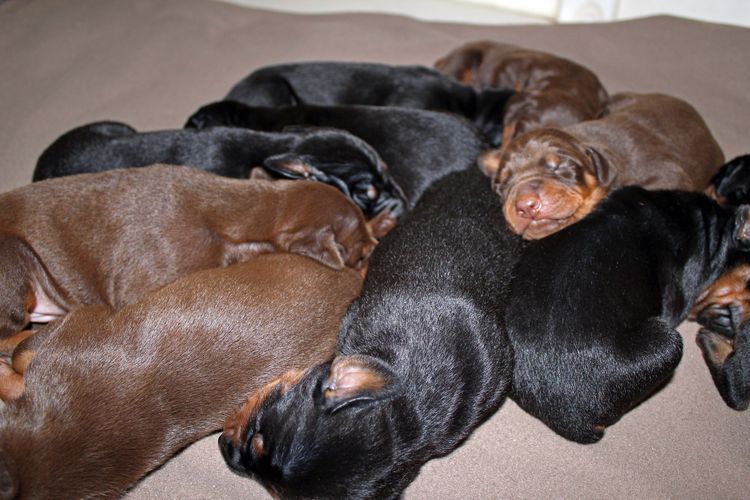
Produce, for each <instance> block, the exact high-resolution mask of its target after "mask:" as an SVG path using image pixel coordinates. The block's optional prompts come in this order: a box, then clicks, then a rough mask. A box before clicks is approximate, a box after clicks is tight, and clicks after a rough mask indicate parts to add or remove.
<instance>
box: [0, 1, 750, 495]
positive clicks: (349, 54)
mask: <svg viewBox="0 0 750 500" xmlns="http://www.w3.org/2000/svg"><path fill="white" fill-rule="evenodd" d="M477 39H493V40H499V41H504V42H510V43H515V44H519V45H525V46H527V47H531V48H537V49H543V50H547V51H551V52H555V53H557V54H560V55H562V56H566V57H570V58H572V59H574V60H576V61H578V62H580V63H583V64H584V65H587V66H588V67H590V68H591V69H592V70H593V71H595V72H596V73H597V74H598V75H599V77H600V78H601V80H602V82H603V83H604V84H605V85H606V86H607V88H608V90H609V91H610V92H617V91H620V90H633V91H641V92H645V91H659V92H665V93H669V94H673V95H676V96H678V97H681V98H683V99H686V100H688V101H689V102H691V103H692V104H693V105H694V106H695V107H696V108H697V109H698V110H699V111H700V112H701V113H702V114H703V116H704V118H705V119H706V121H707V123H708V125H709V126H710V127H711V129H712V131H713V132H714V134H715V136H716V138H717V139H718V141H719V144H720V145H721V146H722V148H723V149H724V152H725V154H726V156H727V158H732V157H733V156H735V155H738V154H741V153H745V152H747V151H748V133H747V125H746V123H747V121H748V118H749V117H750V100H749V99H748V97H747V91H748V82H750V57H748V49H750V30H748V29H743V28H735V27H728V26H722V25H716V24H706V23H699V22H694V21H687V20H683V19H677V18H671V17H655V18H648V19H643V20H636V21H628V22H620V23H613V24H603V25H564V26H533V27H532V26H512V27H504V26H475V25H457V24H456V25H453V24H436V23H424V22H418V21H414V20H410V19H407V18H400V17H395V16H381V15H364V14H363V15H321V16H295V15H289V14H278V13H270V12H264V11H258V10H248V9H243V8H240V7H236V6H233V5H226V4H221V3H216V2H211V1H207V0H108V1H106V2H104V1H100V0H68V1H66V2H61V1H59V0H9V1H7V2H4V3H2V4H1V5H0V75H2V76H1V77H0V114H1V115H0V116H2V122H0V173H1V175H0V190H3V191H4V190H8V189H11V188H14V187H18V186H21V185H23V184H26V183H28V182H29V181H30V179H31V172H32V170H33V167H34V164H35V162H36V159H37V157H38V155H39V153H40V152H41V151H42V149H43V148H44V147H46V146H47V145H48V144H49V143H50V142H51V141H53V140H54V139H55V138H57V137H58V136H59V135H60V134H61V133H63V132H64V131H66V130H68V129H70V128H72V127H74V126H77V125H80V124H83V123H86V122H89V121H94V120H100V119H112V120H122V121H125V122H128V123H130V124H131V125H133V126H134V127H136V128H137V129H140V130H150V129H159V128H178V127H181V126H182V124H183V122H184V120H185V119H186V118H187V116H188V115H189V114H190V113H191V112H192V111H194V110H195V109H197V108H198V107H199V106H200V105H202V104H204V103H206V102H209V101H212V100H215V99H218V98H220V97H222V96H223V95H224V94H225V93H226V92H227V90H228V89H229V87H230V86H231V85H232V84H233V83H234V82H235V81H237V80H238V79H240V78H241V77H243V76H245V75H246V74H247V73H249V72H250V71H251V70H253V69H255V68H257V67H260V66H263V65H266V64H270V63H278V62H288V61H301V60H326V59H330V60H342V61H346V60H351V61H354V60H357V61H375V62H385V63H410V64H425V65H431V64H432V62H433V61H434V60H435V59H436V58H438V57H439V56H441V55H443V54H445V53H447V52H448V51H449V50H451V49H453V48H454V47H456V46H458V45H459V44H461V43H464V42H466V41H471V40H477ZM425 133H427V134H428V133H429V131H425ZM681 332H682V333H683V335H684V340H685V355H684V357H683V360H682V362H681V364H680V366H679V368H678V370H677V372H676V374H675V376H674V378H673V380H672V381H671V382H670V383H669V384H668V385H667V387H665V388H664V389H663V390H662V391H660V392H659V393H658V394H656V395H655V396H654V397H652V398H651V399H649V400H647V401H646V402H645V403H643V404H641V405H640V406H639V407H638V408H636V409H635V410H634V411H632V412H631V413H629V414H627V415H626V416H625V417H624V418H623V419H622V421H621V422H619V423H618V424H617V425H615V426H614V427H612V428H610V429H609V430H607V434H606V436H605V438H604V439H603V440H602V441H601V442H600V443H598V444H595V445H587V446H583V445H577V444H574V443H571V442H567V441H565V440H563V439H562V438H560V437H558V436H557V435H555V434H553V433H552V432H551V431H550V430H548V429H547V428H546V427H545V426H543V425H542V424H541V423H540V422H539V421H537V420H535V419H533V418H532V417H530V416H528V415H526V414H525V413H524V412H523V411H521V410H520V409H519V408H518V407H517V406H516V405H515V404H514V403H513V402H511V401H508V402H507V403H505V404H504V405H503V407H502V408H501V409H500V411H499V412H498V413H497V414H496V415H495V416H494V417H493V418H492V419H490V420H489V421H488V422H487V423H486V424H485V425H483V426H482V427H481V428H479V429H478V430H477V431H476V432H475V433H474V434H473V435H472V437H471V438H470V439H469V441H468V442H467V443H466V444H465V445H464V446H462V447H461V448H460V449H458V450H457V451H456V452H454V453H453V454H451V455H449V456H448V457H445V458H442V459H439V460H434V461H432V462H430V463H428V464H427V465H426V466H425V467H424V469H423V471H422V473H421V475H420V476H419V477H418V479H417V480H416V481H415V482H414V483H413V484H412V486H411V487H410V488H409V489H408V490H407V492H406V498H411V499H430V500H435V499H448V498H456V499H458V498H611V497H616V498H709V497H710V498H747V497H748V478H750V425H748V424H750V413H747V412H745V413H742V412H735V411H733V410H730V409H729V408H727V407H726V406H725V405H724V403H723V402H722V400H721V399H720V397H719V395H718V393H717V392H716V390H715V388H714V386H713V384H712V382H711V378H710V376H709V373H708V370H707V368H706V367H705V365H704V364H703V361H702V359H701V356H700V352H699V350H698V347H697V346H696V345H695V341H694V337H695V333H696V327H695V325H693V324H687V323H686V324H684V325H683V326H682V327H681ZM133 431H134V432H137V429H134V430H133ZM265 496H266V494H265V492H264V490H263V489H262V488H260V487H259V486H258V485H256V484H255V483H254V482H252V481H249V480H247V479H243V478H240V477H238V476H235V475H233V474H232V473H230V472H229V470H228V469H226V468H225V467H224V465H223V463H222V461H221V457H220V456H219V454H218V450H217V447H216V436H211V437H209V438H206V439H204V440H202V441H200V442H198V443H196V444H195V445H193V446H191V447H190V448H188V449H187V450H185V452H184V453H182V454H181V455H179V456H177V457H175V458H174V459H173V460H171V461H170V462H169V463H167V464H166V465H165V466H164V467H162V468H161V469H160V470H158V471H156V472H155V473H153V474H151V475H150V476H149V477H147V478H146V479H145V480H144V481H142V482H141V483H140V484H139V485H138V486H137V487H136V488H135V489H134V490H133V491H132V492H131V493H130V494H129V495H128V498H129V500H136V499H147V498H159V499H172V498H174V499H178V498H179V499H182V498H236V497H246V498H262V497H265Z"/></svg>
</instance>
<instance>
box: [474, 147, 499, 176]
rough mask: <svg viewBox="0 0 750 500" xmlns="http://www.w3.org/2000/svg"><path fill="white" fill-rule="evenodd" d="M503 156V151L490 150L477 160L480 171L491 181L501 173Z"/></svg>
mask: <svg viewBox="0 0 750 500" xmlns="http://www.w3.org/2000/svg"><path fill="white" fill-rule="evenodd" d="M502 155H503V150H502V149H489V150H487V151H484V152H483V153H482V154H481V155H479V159H478V160H477V164H478V165H479V169H480V170H481V171H482V173H484V175H486V176H487V177H489V178H490V179H494V178H495V176H496V175H497V174H498V172H500V157H502Z"/></svg>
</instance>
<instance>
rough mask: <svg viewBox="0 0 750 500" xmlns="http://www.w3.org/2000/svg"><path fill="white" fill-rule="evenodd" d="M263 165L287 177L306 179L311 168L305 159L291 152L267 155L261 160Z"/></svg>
mask: <svg viewBox="0 0 750 500" xmlns="http://www.w3.org/2000/svg"><path fill="white" fill-rule="evenodd" d="M263 166H264V167H265V168H266V169H267V170H270V171H271V172H274V173H275V174H277V175H280V176H282V177H286V178H289V179H308V178H309V177H310V175H311V170H312V168H311V167H310V163H309V162H308V161H307V160H306V159H304V158H303V157H301V156H299V155H296V154H293V153H284V154H279V155H275V156H269V157H268V158H266V159H265V160H263Z"/></svg>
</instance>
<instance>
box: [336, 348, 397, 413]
mask: <svg viewBox="0 0 750 500" xmlns="http://www.w3.org/2000/svg"><path fill="white" fill-rule="evenodd" d="M396 387H397V383H396V376H395V374H394V373H393V371H392V370H391V368H390V367H389V366H388V365H387V364H386V363H385V362H383V361H381V360H379V359H377V358H373V357H371V356H365V355H362V354H356V355H352V356H337V357H336V358H335V359H334V360H333V362H332V363H331V368H330V371H329V373H328V378H326V380H325V381H324V382H323V388H322V389H323V404H324V406H325V407H326V408H327V409H329V410H330V411H331V412H335V411H337V410H340V409H341V408H344V407H345V406H347V405H350V404H353V403H356V402H360V401H377V400H381V399H385V398H387V397H389V396H390V395H391V394H393V392H394V391H395V389H396Z"/></svg>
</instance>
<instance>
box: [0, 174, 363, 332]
mask: <svg viewBox="0 0 750 500" xmlns="http://www.w3.org/2000/svg"><path fill="white" fill-rule="evenodd" d="M374 243H375V240H374V239H373V238H372V236H371V232H370V229H369V228H368V226H367V225H366V223H365V221H364V218H363V216H362V212H361V211H360V210H359V209H358V208H357V207H356V206H354V204H353V203H352V202H351V201H350V200H348V199H347V198H346V197H344V196H343V195H342V194H341V193H340V192H338V191H337V190H336V189H334V188H332V187H330V186H326V185H324V184H320V183H316V182H298V181H278V182H268V181H253V180H235V179H227V178H224V177H218V176H214V175H211V174H207V173H204V172H201V171H198V170H195V169H192V168H189V167H175V166H166V165H162V166H153V167H148V168H139V169H124V170H112V171H109V172H102V173H97V174H82V175H79V176H72V177H63V178H59V179H51V180H48V181H44V182H40V183H35V184H32V185H30V186H26V187H22V188H19V189H17V190H14V191H10V192H7V193H4V194H2V195H0V269H2V276H3V280H2V283H0V286H1V287H2V294H1V295H0V336H5V335H8V334H11V333H14V332H17V331H18V330H20V329H21V328H22V327H23V326H24V325H25V324H26V323H28V322H29V321H32V322H46V321H49V320H50V319H54V318H56V317H59V316H61V315H63V314H65V312H67V311H69V310H71V308H73V307H74V306H76V305H80V304H107V305H109V306H112V307H114V308H119V307H121V306H122V305H124V304H127V303H130V302H133V301H134V300H135V299H136V298H137V297H139V296H140V295H142V294H143V293H145V292H148V291H151V290H155V289H156V288H159V287H160V286H163V285H165V284H167V283H169V282H171V281H174V279H176V278H177V277H179V276H182V275H185V274H188V273H191V272H194V271H197V270H199V269H205V268H209V267H218V266H226V265H229V264H232V263H235V262H239V261H243V260H247V259H248V258H250V257H252V256H254V255H257V254H259V253H266V252H270V251H275V250H281V251H289V252H295V253H300V254H304V255H308V256H310V257H313V258H316V259H317V260H319V261H320V262H323V263H325V264H327V265H330V266H332V267H334V268H341V267H344V266H350V267H356V268H359V269H362V268H363V266H364V258H365V257H366V256H367V255H369V252H370V251H371V249H372V248H373V246H374Z"/></svg>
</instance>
